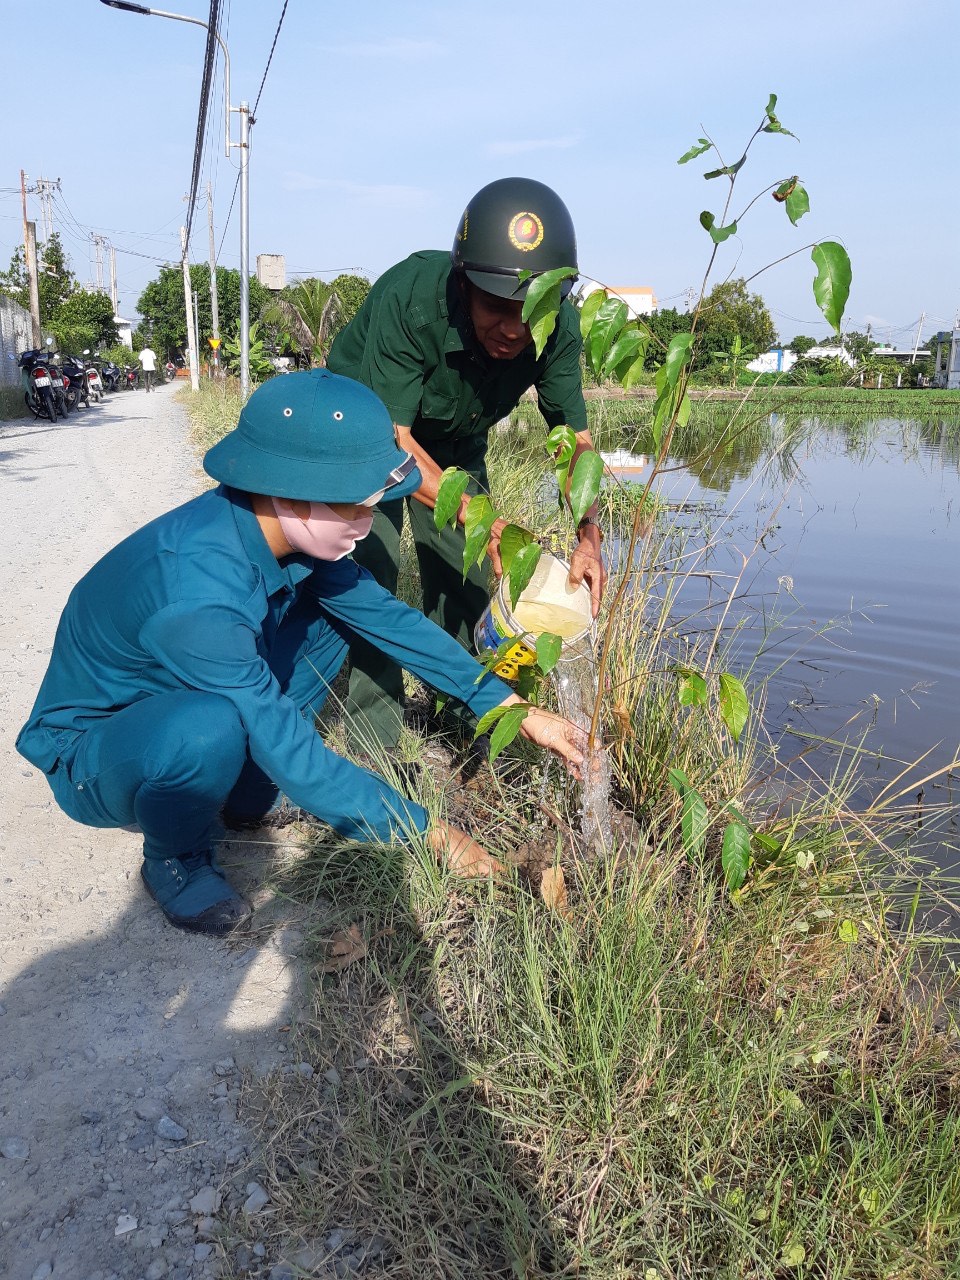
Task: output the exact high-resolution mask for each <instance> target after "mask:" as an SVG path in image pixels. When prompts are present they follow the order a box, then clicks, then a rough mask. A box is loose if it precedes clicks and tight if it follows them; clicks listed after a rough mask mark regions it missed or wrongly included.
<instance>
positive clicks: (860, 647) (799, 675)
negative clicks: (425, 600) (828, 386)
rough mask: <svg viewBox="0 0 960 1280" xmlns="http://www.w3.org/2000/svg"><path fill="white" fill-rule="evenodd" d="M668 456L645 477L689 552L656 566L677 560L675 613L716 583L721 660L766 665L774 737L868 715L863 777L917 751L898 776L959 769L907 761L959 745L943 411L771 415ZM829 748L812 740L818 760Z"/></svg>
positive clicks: (958, 470)
mask: <svg viewBox="0 0 960 1280" xmlns="http://www.w3.org/2000/svg"><path fill="white" fill-rule="evenodd" d="M676 462H677V463H678V464H682V465H678V467H677V469H676V470H675V471H673V472H668V473H666V474H664V475H663V476H661V477H658V479H657V488H658V490H659V495H660V497H661V498H662V499H664V500H665V502H666V503H667V505H668V506H669V507H670V508H671V509H672V511H673V512H674V514H673V515H671V516H670V519H671V521H672V522H674V523H675V524H679V525H680V526H681V527H686V529H687V531H689V532H691V533H692V534H693V535H694V536H693V537H692V539H691V543H692V544H695V545H696V547H697V552H696V556H695V559H696V563H695V564H694V565H691V561H690V559H689V554H690V553H689V547H688V548H687V550H686V554H687V557H688V558H687V559H686V560H685V561H684V562H683V563H670V562H669V556H667V557H666V558H665V561H664V562H662V563H660V564H659V565H658V566H657V569H658V570H659V571H660V575H659V576H661V577H662V578H663V580H664V581H666V579H667V577H668V576H671V577H672V576H673V575H672V573H671V571H676V572H679V573H687V572H688V570H689V569H690V568H691V567H693V569H694V572H693V573H691V574H688V576H686V577H685V578H684V581H683V586H682V588H681V591H680V597H679V599H678V601H677V602H676V606H675V610H674V612H675V616H677V617H678V618H680V617H682V618H687V619H691V621H690V623H689V628H694V629H696V628H702V629H706V630H712V629H713V627H714V626H715V624H716V622H717V619H718V618H719V616H720V611H721V609H723V608H724V607H725V606H726V604H727V602H728V599H729V597H730V594H731V592H733V594H734V604H733V607H732V609H731V610H730V612H729V614H728V616H727V618H726V624H725V625H726V626H727V629H728V632H729V635H730V643H731V646H732V657H730V658H728V659H726V661H725V665H726V666H727V667H728V668H729V669H732V670H735V671H737V672H738V673H742V674H746V675H747V677H748V679H750V680H751V681H752V682H753V683H754V684H756V683H757V682H758V681H761V680H762V681H766V713H765V719H766V726H767V729H768V731H769V732H770V734H771V735H772V736H773V738H774V740H775V742H779V743H780V745H781V747H782V748H783V751H784V753H786V751H787V750H788V749H790V750H791V751H792V750H795V749H797V748H798V746H799V744H798V742H797V740H796V738H795V737H793V736H792V735H794V734H797V733H799V734H803V735H813V736H814V737H816V738H820V739H829V740H838V741H839V740H842V741H847V742H849V741H856V740H858V739H859V738H860V736H861V735H862V733H863V732H864V731H865V730H869V736H868V739H867V745H868V747H869V749H870V751H871V752H872V753H873V754H872V755H865V756H863V757H862V759H863V760H864V761H866V763H865V764H864V765H863V768H864V770H865V790H866V791H868V792H872V793H873V794H876V793H877V791H879V790H880V789H881V788H882V787H883V786H884V785H886V784H887V783H888V782H889V781H890V780H891V779H893V778H895V777H897V775H898V774H899V773H901V771H902V768H903V765H907V764H909V762H911V761H917V760H919V759H920V757H925V758H924V760H923V763H922V765H920V766H917V767H916V768H913V769H908V770H907V773H906V774H905V777H904V780H903V783H902V786H903V787H905V788H906V787H914V788H915V790H916V792H918V793H919V791H920V790H921V787H922V789H923V791H924V794H925V796H926V799H927V801H931V800H932V801H934V802H940V803H942V802H945V801H948V800H951V799H952V798H953V796H952V794H951V791H950V787H951V786H955V787H956V788H958V789H960V777H954V778H953V779H951V778H949V777H947V778H943V777H941V778H939V779H936V780H933V781H927V782H925V783H922V782H921V779H923V778H924V776H925V775H928V774H930V773H932V772H933V771H934V770H936V769H939V768H943V767H944V766H946V765H948V764H949V763H950V762H951V761H952V760H955V759H956V758H957V756H958V754H960V674H958V657H957V654H958V639H960V423H957V422H934V423H927V424H918V423H901V422H896V421H885V422H880V423H877V422H875V423H872V424H869V425H864V426H840V425H838V424H837V423H835V422H829V423H828V422H821V421H816V420H811V421H808V422H806V423H805V424H804V429H803V430H802V431H801V432H797V431H796V429H795V428H793V429H791V428H789V427H788V425H787V424H786V423H784V422H783V421H782V420H775V421H773V422H772V423H770V424H769V430H768V431H767V433H766V439H761V438H760V434H759V433H744V435H743V437H742V438H741V439H739V440H738V439H736V438H735V439H733V440H732V441H730V442H728V443H725V444H724V445H722V446H721V447H717V448H716V449H713V450H711V451H709V452H707V453H701V454H699V455H698V456H697V457H696V458H690V459H684V458H678V459H676ZM718 493H719V494H722V495H723V498H722V501H721V503H720V506H721V508H722V515H720V516H713V517H710V518H709V519H708V520H706V521H705V517H704V514H703V505H702V504H704V503H705V502H706V501H712V502H714V503H715V502H716V499H717V494H718ZM688 513H690V514H688ZM684 522H686V525H685V526H684ZM621 550H622V548H621ZM612 554H613V557H614V559H615V557H616V548H614V550H613V552H612ZM661 554H662V553H661ZM745 564H746V568H745V567H744V566H745ZM689 628H688V629H689ZM836 756H837V752H836V749H835V748H829V747H827V746H824V747H823V748H822V749H821V750H820V751H819V752H818V758H817V760H816V762H815V763H816V766H817V767H818V770H819V771H820V772H821V774H829V773H830V772H831V770H832V769H833V768H834V767H835V766H836ZM899 762H903V765H901V764H900V763H899ZM899 789H900V788H899V787H898V790H899ZM921 803H922V799H921Z"/></svg>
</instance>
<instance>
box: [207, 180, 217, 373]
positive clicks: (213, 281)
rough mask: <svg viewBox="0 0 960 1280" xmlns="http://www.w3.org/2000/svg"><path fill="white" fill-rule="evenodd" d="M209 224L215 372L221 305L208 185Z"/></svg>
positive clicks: (209, 188) (215, 371)
mask: <svg viewBox="0 0 960 1280" xmlns="http://www.w3.org/2000/svg"><path fill="white" fill-rule="evenodd" d="M207 224H208V226H209V229H210V311H211V313H212V317H213V341H214V342H215V343H216V345H215V346H214V348H213V372H214V374H216V373H217V371H218V369H219V367H220V305H219V300H218V298H217V250H216V245H215V244H214V237H213V191H212V188H211V186H210V183H209V182H208V183H207Z"/></svg>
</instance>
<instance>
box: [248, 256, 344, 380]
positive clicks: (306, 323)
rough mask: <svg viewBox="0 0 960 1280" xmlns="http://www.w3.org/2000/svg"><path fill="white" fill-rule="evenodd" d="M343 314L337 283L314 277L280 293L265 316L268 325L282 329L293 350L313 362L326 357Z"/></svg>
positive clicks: (318, 362)
mask: <svg viewBox="0 0 960 1280" xmlns="http://www.w3.org/2000/svg"><path fill="white" fill-rule="evenodd" d="M339 315H340V302H339V299H338V296H337V294H336V293H335V292H334V289H333V285H332V284H327V283H326V282H325V281H323V280H317V279H313V278H311V279H308V280H300V281H298V282H297V283H296V284H294V285H290V286H288V287H287V288H286V289H283V290H282V291H281V292H280V293H279V294H278V295H276V297H274V299H273V300H272V301H271V302H268V303H267V305H266V307H265V308H264V312H263V320H264V323H265V324H266V325H267V326H268V327H271V328H274V329H277V330H281V329H282V330H283V332H284V334H285V336H286V339H287V342H288V343H289V346H290V349H291V353H292V354H296V355H300V356H303V357H304V358H305V359H306V360H308V361H309V363H310V364H311V366H313V365H321V364H323V362H324V360H325V359H326V356H327V352H328V350H329V349H330V343H331V341H332V339H333V334H334V332H335V326H336V325H337V321H338V319H339ZM284 354H286V352H284Z"/></svg>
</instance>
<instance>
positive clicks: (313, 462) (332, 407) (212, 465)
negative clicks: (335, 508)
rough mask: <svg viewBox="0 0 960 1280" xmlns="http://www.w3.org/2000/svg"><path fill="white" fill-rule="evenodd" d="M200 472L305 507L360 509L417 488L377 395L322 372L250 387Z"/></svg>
mask: <svg viewBox="0 0 960 1280" xmlns="http://www.w3.org/2000/svg"><path fill="white" fill-rule="evenodd" d="M203 469H204V471H206V473H207V475H210V476H213V478H214V480H219V481H221V482H222V483H223V484H228V485H230V486H231V487H232V488H235V489H243V490H245V491H246V492H248V493H262V494H265V495H266V496H267V497H271V498H295V499H302V500H304V501H306V502H363V501H364V499H366V498H369V497H370V495H371V494H374V493H377V492H378V491H379V490H380V489H385V490H386V492H385V493H384V495H383V500H386V501H392V500H393V499H395V498H403V497H406V495H407V494H409V493H413V491H414V490H415V489H418V488H419V487H420V483H421V477H420V472H419V471H418V470H417V466H416V462H415V460H414V457H413V455H412V454H410V453H407V452H406V451H405V450H403V449H401V448H400V446H399V445H398V444H397V437H396V431H395V430H394V426H393V421H392V420H391V417H390V414H389V412H388V410H387V407H386V405H385V404H384V403H383V401H382V400H381V399H380V398H379V396H376V395H374V393H373V392H372V391H371V390H370V389H369V388H368V387H365V386H364V385H363V384H362V383H361V382H355V381H354V380H353V378H343V377H341V376H340V375H339V374H337V373H330V372H329V371H328V370H327V369H311V370H310V372H309V373H288V374H284V375H283V376H280V377H276V378H271V379H270V381H269V382H265V383H264V384H263V386H261V387H258V388H257V390H256V391H254V393H253V395H252V396H251V397H250V399H249V400H248V401H247V403H246V404H245V405H244V406H243V409H242V410H241V412H240V419H239V421H238V422H237V425H236V427H234V429H233V430H232V431H231V432H229V433H228V434H227V435H225V436H224V437H223V439H222V440H221V441H220V442H219V443H218V444H215V445H214V446H213V448H212V449H208V450H207V452H206V454H205V455H204V459H203Z"/></svg>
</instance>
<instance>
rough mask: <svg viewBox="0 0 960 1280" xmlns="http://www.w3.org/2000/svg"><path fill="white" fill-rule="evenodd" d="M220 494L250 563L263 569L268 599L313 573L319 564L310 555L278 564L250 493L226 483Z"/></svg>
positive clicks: (292, 557) (295, 557) (222, 486)
mask: <svg viewBox="0 0 960 1280" xmlns="http://www.w3.org/2000/svg"><path fill="white" fill-rule="evenodd" d="M219 492H221V493H222V494H223V496H224V497H225V498H226V499H227V501H228V502H229V503H230V505H231V507H232V508H233V515H234V519H235V520H236V522H237V532H238V533H239V535H240V541H241V542H242V543H243V549H244V551H245V552H246V553H247V555H248V556H249V557H250V563H251V564H254V565H256V566H257V568H258V569H259V570H260V573H261V574H262V576H263V585H264V589H265V590H266V593H267V595H268V596H272V595H276V593H277V592H278V591H293V590H294V589H295V588H296V587H297V585H298V584H299V583H301V582H302V581H303V579H304V578H308V577H309V576H310V574H311V573H313V571H314V569H315V568H316V563H315V562H314V561H313V560H312V559H311V558H310V557H309V556H300V555H297V556H290V557H289V558H287V559H286V560H285V563H284V564H283V565H280V564H279V563H278V561H277V557H276V556H275V555H274V554H273V552H272V551H271V550H270V548H269V546H268V545H267V540H266V538H265V537H264V536H263V530H262V529H261V528H260V521H259V520H258V519H257V516H256V513H255V512H254V510H253V505H252V503H251V502H250V495H249V494H247V493H243V492H241V490H239V489H231V488H230V487H229V486H228V485H223V484H222V485H220V486H219Z"/></svg>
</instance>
